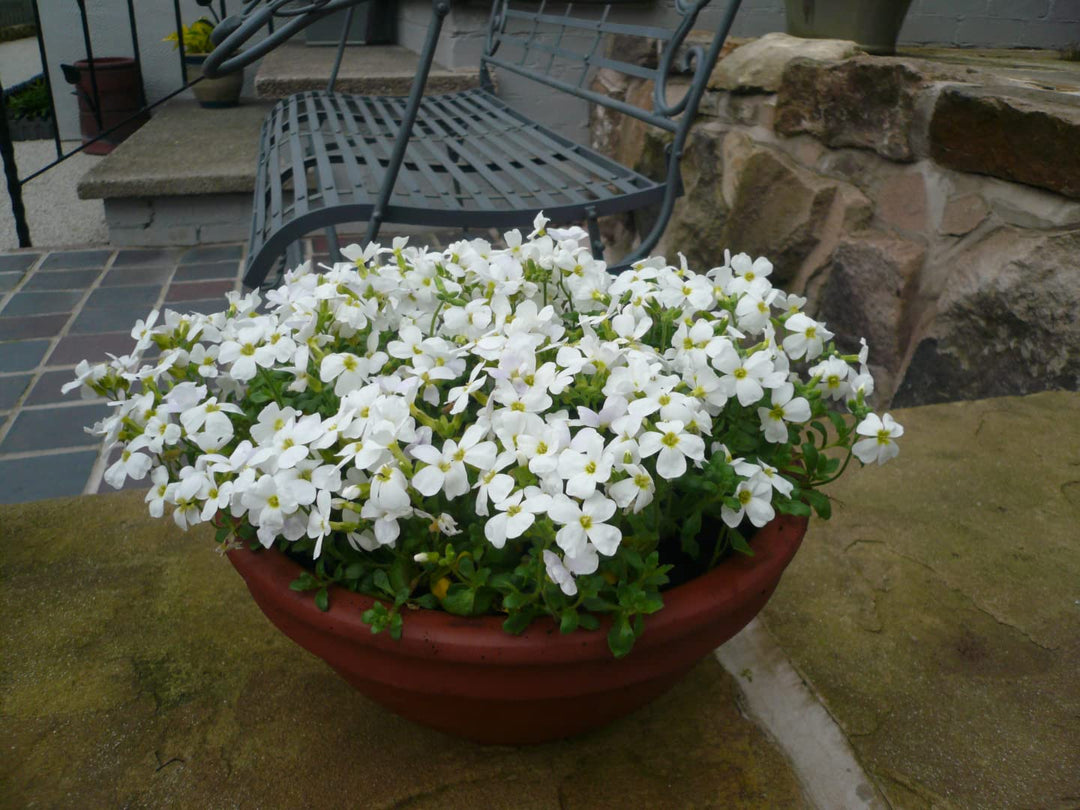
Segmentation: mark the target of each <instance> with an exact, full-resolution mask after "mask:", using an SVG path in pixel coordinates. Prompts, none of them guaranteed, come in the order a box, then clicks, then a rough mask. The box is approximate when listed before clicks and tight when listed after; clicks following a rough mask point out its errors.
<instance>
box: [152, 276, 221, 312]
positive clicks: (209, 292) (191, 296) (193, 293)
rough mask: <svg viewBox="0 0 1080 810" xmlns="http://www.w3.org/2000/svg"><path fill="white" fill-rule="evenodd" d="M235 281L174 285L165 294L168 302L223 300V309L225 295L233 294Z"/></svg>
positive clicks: (195, 282)
mask: <svg viewBox="0 0 1080 810" xmlns="http://www.w3.org/2000/svg"><path fill="white" fill-rule="evenodd" d="M235 285H236V282H235V281H232V280H223V281H192V282H188V283H186V284H173V285H172V286H171V287H169V291H168V292H167V293H166V294H165V300H166V302H174V301H206V300H208V299H210V298H214V297H218V298H220V299H221V308H222V309H224V308H225V293H227V292H231V291H232V289H233V287H234V286H235Z"/></svg>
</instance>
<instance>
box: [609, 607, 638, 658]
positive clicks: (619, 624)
mask: <svg viewBox="0 0 1080 810" xmlns="http://www.w3.org/2000/svg"><path fill="white" fill-rule="evenodd" d="M636 640H637V637H636V636H635V635H634V628H633V627H631V626H630V620H629V619H628V618H627V616H626V614H625V613H619V614H618V615H617V616H616V617H615V622H614V623H613V624H612V625H611V630H609V631H608V636H607V643H608V649H609V650H611V654H612V655H614V656H615V657H616V658H622V657H624V656H625V655H626V654H627V653H629V652H630V650H632V649H633V648H634V641H636Z"/></svg>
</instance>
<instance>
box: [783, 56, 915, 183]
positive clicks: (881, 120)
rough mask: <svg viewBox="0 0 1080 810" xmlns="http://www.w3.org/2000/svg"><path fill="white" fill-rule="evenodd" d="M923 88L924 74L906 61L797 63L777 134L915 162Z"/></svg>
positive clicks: (786, 81) (788, 74) (789, 75)
mask: <svg viewBox="0 0 1080 810" xmlns="http://www.w3.org/2000/svg"><path fill="white" fill-rule="evenodd" d="M922 86H923V77H922V74H921V73H920V72H919V71H918V70H916V69H915V68H914V67H912V66H911V65H908V64H906V63H904V62H903V61H902V60H897V59H882V58H880V57H859V58H856V59H848V60H845V61H843V62H839V63H827V62H814V61H811V60H807V59H797V60H794V61H792V62H791V63H790V64H789V65H788V66H787V69H786V70H785V71H784V75H783V81H782V83H781V84H780V87H779V90H778V91H777V98H776V118H775V128H776V132H777V133H778V134H781V135H796V134H800V133H808V134H810V135H815V136H817V137H818V138H820V139H821V140H822V141H823V142H824V143H825V144H827V145H828V146H832V147H841V146H854V147H857V148H860V149H871V150H873V151H874V152H876V153H877V154H879V155H881V156H882V157H884V158H888V159H889V160H895V161H904V162H906V161H911V160H913V159H914V156H915V154H914V150H913V148H912V130H913V128H914V126H915V120H916V115H915V106H916V98H917V96H918V93H919V91H920V90H921V89H922Z"/></svg>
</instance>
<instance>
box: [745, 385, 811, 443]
mask: <svg viewBox="0 0 1080 810" xmlns="http://www.w3.org/2000/svg"><path fill="white" fill-rule="evenodd" d="M794 395H795V386H793V385H792V384H791V383H784V384H783V385H781V386H779V387H778V388H776V389H774V390H773V392H772V407H769V408H758V409H757V411H758V418H759V419H760V420H761V429H762V430H763V431H764V433H765V440H766V441H770V442H773V443H778V442H786V441H787V440H788V422H805V421H806V420H807V419H809V418H810V403H809V402H807V401H806V399H805V398H804V397H795V398H794V399H792V397H793V396H794Z"/></svg>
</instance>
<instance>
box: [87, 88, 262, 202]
mask: <svg viewBox="0 0 1080 810" xmlns="http://www.w3.org/2000/svg"><path fill="white" fill-rule="evenodd" d="M270 107H271V105H270V104H269V103H267V102H254V103H252V102H245V103H243V104H241V105H240V106H239V107H234V108H232V109H224V110H208V109H204V108H203V107H200V106H199V105H198V104H197V103H196V102H194V101H174V102H171V103H169V104H166V105H164V106H163V107H161V108H159V109H158V110H157V111H156V112H155V113H154V117H153V118H151V119H150V122H149V123H147V124H146V125H145V126H143V127H142V128H141V129H139V130H138V131H137V132H136V133H135V134H133V135H132V136H131V137H130V138H128V139H127V140H126V141H124V142H123V143H122V144H120V146H118V147H117V148H116V150H115V151H113V153H112V154H110V155H109V156H108V157H106V158H105V159H104V160H102V161H101V162H100V163H99V164H98V165H97V166H95V167H94V168H93V169H91V170H90V171H89V172H87V173H86V174H85V175H84V176H83V178H82V180H80V181H79V185H78V195H79V198H80V199H83V200H90V199H106V200H108V199H111V198H116V197H127V198H132V197H135V198H139V197H143V198H145V197H156V196H163V195H167V196H186V195H196V194H223V193H224V194H227V193H235V192H247V193H249V194H250V193H251V192H252V191H254V189H255V160H256V155H257V152H258V145H259V129H260V127H261V126H262V122H263V119H264V118H265V117H266V114H267V112H268V111H269V109H270Z"/></svg>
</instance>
